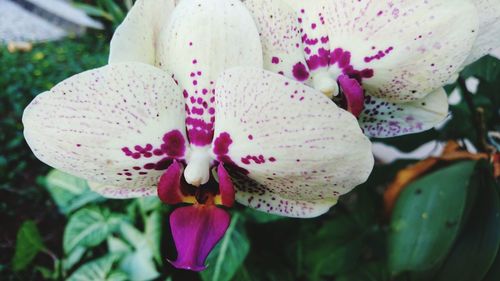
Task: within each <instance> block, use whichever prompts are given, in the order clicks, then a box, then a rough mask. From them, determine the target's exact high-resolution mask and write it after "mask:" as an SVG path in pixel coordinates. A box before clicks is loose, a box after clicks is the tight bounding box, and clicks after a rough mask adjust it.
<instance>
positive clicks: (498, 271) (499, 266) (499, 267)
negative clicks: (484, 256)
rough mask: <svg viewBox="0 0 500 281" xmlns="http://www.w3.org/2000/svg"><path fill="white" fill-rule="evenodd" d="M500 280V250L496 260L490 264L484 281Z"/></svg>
mask: <svg viewBox="0 0 500 281" xmlns="http://www.w3.org/2000/svg"><path fill="white" fill-rule="evenodd" d="M498 280H500V251H498V253H497V256H496V258H495V261H494V262H493V264H492V265H491V266H490V270H489V271H488V274H486V276H485V277H484V279H483V280H482V281H498Z"/></svg>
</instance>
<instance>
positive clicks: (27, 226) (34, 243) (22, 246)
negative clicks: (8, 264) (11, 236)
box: [12, 220, 45, 271]
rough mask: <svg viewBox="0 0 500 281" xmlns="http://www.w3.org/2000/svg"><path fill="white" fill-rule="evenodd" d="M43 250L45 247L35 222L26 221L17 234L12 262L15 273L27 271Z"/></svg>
mask: <svg viewBox="0 0 500 281" xmlns="http://www.w3.org/2000/svg"><path fill="white" fill-rule="evenodd" d="M43 249H45V246H44V245H43V242H42V237H41V236H40V233H39V232H38V228H37V227H36V224H35V222H33V221H31V220H28V221H25V222H24V223H23V224H22V225H21V228H20V229H19V231H18V232H17V239H16V252H15V254H14V259H13V261H12V263H13V269H14V271H20V270H23V269H25V268H26V266H28V265H29V264H30V263H31V261H32V260H33V259H34V258H35V256H36V255H37V254H38V252H40V251H41V250H43Z"/></svg>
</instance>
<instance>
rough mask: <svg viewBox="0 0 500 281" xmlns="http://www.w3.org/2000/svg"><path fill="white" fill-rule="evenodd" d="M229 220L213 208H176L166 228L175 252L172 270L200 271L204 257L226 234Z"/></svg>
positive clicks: (223, 213)
mask: <svg viewBox="0 0 500 281" xmlns="http://www.w3.org/2000/svg"><path fill="white" fill-rule="evenodd" d="M230 221H231V217H230V215H229V213H227V212H226V211H225V210H223V209H220V208H217V207H216V206H214V205H192V206H187V207H182V208H177V209H176V210H174V211H173V212H172V214H171V215H170V228H171V229H172V236H173V238H174V242H175V247H176V249H177V253H178V255H177V260H176V261H173V262H172V261H170V263H171V264H172V265H173V266H175V267H176V268H180V269H186V270H192V271H202V270H204V269H205V268H206V266H205V261H206V259H207V256H208V254H209V253H210V252H211V251H212V249H213V248H214V247H215V245H216V244H217V243H218V242H219V241H220V240H221V239H222V237H223V236H224V234H225V233H226V230H227V228H228V227H229V223H230Z"/></svg>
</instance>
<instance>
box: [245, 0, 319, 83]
mask: <svg viewBox="0 0 500 281" xmlns="http://www.w3.org/2000/svg"><path fill="white" fill-rule="evenodd" d="M245 5H246V6H247V8H248V9H249V10H250V12H252V15H253V17H254V20H255V23H256V24H257V28H258V30H259V33H260V36H261V38H262V50H263V54H264V68H265V69H268V70H270V71H273V72H276V73H279V74H283V75H285V76H287V77H290V78H293V79H296V80H298V81H304V82H305V81H308V79H309V78H310V75H309V68H308V67H307V63H306V60H305V57H304V47H303V46H302V39H301V37H302V33H301V26H300V24H299V23H298V22H297V15H296V13H295V11H294V10H293V9H292V8H291V7H290V6H289V5H287V4H286V3H284V2H283V1H281V0H247V1H245Z"/></svg>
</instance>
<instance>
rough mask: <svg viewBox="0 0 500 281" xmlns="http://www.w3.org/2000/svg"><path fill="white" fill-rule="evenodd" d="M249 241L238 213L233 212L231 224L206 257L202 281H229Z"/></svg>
mask: <svg viewBox="0 0 500 281" xmlns="http://www.w3.org/2000/svg"><path fill="white" fill-rule="evenodd" d="M249 250H250V243H249V241H248V238H247V235H246V233H245V229H244V225H243V221H242V219H241V215H240V214H239V213H234V215H233V218H232V219H231V224H230V225H229V228H228V229H227V231H226V234H225V235H224V238H222V240H221V241H220V242H219V244H218V245H217V246H216V247H215V249H214V250H213V251H212V253H210V255H209V256H208V259H207V264H208V268H207V269H206V270H205V271H202V272H201V278H202V279H203V280H204V281H229V280H231V279H232V278H233V276H234V275H235V273H236V271H237V270H238V268H239V267H240V266H241V265H242V263H243V261H244V260H245V258H246V256H247V254H248V251H249Z"/></svg>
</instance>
